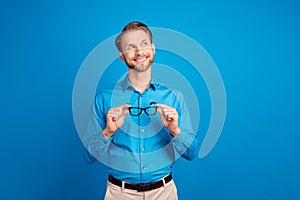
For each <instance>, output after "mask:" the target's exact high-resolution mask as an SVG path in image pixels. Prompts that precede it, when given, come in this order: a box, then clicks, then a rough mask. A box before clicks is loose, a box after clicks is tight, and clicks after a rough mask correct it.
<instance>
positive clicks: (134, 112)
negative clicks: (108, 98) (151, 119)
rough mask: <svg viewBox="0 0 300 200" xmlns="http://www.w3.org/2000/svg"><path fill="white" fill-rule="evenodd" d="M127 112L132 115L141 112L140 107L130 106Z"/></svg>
mask: <svg viewBox="0 0 300 200" xmlns="http://www.w3.org/2000/svg"><path fill="white" fill-rule="evenodd" d="M129 112H130V114H131V115H132V116H138V115H140V114H141V109H140V108H138V107H130V108H129Z"/></svg>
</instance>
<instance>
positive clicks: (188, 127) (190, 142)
mask: <svg viewBox="0 0 300 200" xmlns="http://www.w3.org/2000/svg"><path fill="white" fill-rule="evenodd" d="M176 98H177V101H178V103H179V105H178V106H177V107H176V110H177V112H178V115H179V120H178V123H179V128H180V130H181V132H180V134H179V135H178V136H176V137H173V139H172V142H173V147H174V150H175V153H176V157H177V156H182V157H183V158H185V159H187V160H193V159H194V158H196V157H197V155H198V154H199V150H200V145H199V141H198V138H197V137H196V133H195V131H193V128H192V124H191V119H190V113H189V110H188V108H187V105H186V103H185V101H184V98H183V95H182V93H180V92H176Z"/></svg>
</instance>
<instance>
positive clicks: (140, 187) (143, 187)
mask: <svg viewBox="0 0 300 200" xmlns="http://www.w3.org/2000/svg"><path fill="white" fill-rule="evenodd" d="M149 190H152V188H151V183H139V184H137V191H138V192H145V191H149Z"/></svg>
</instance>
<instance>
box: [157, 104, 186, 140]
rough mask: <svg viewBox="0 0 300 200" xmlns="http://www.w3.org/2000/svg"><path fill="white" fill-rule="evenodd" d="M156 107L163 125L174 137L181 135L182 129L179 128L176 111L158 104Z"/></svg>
mask: <svg viewBox="0 0 300 200" xmlns="http://www.w3.org/2000/svg"><path fill="white" fill-rule="evenodd" d="M156 106H157V112H158V113H159V115H160V118H161V121H162V123H163V125H164V126H165V127H166V128H167V129H168V130H169V131H170V133H171V134H172V135H173V136H174V137H176V136H177V135H179V134H180V128H179V127H178V113H177V111H176V109H175V108H173V107H170V106H167V105H164V104H156Z"/></svg>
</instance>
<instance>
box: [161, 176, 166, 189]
mask: <svg viewBox="0 0 300 200" xmlns="http://www.w3.org/2000/svg"><path fill="white" fill-rule="evenodd" d="M162 181H163V184H164V185H163V187H165V185H166V181H165V177H164V178H163V179H162Z"/></svg>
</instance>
